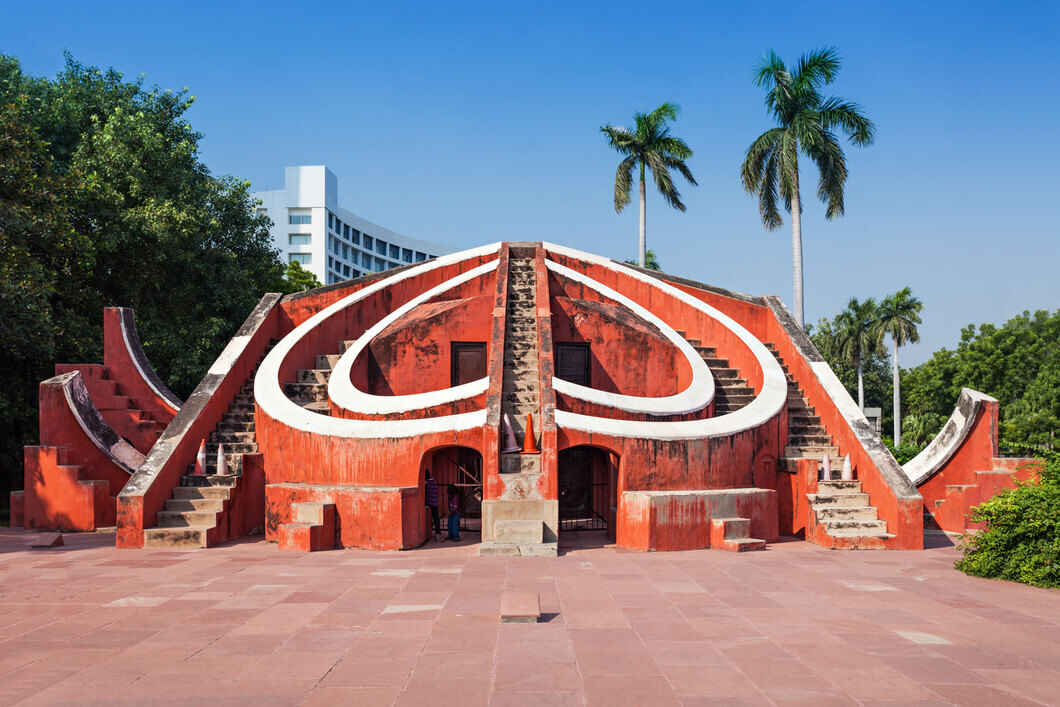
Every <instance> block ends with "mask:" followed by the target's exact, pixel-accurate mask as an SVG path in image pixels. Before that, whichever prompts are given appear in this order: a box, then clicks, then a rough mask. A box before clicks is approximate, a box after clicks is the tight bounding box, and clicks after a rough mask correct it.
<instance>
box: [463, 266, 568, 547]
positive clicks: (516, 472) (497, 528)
mask: <svg viewBox="0 0 1060 707" xmlns="http://www.w3.org/2000/svg"><path fill="white" fill-rule="evenodd" d="M534 268H535V266H534V251H533V250H532V249H529V248H512V249H511V251H510V256H509V261H508V302H507V311H506V316H505V323H504V327H505V329H504V378H503V386H502V394H501V413H502V415H507V417H508V420H509V421H510V422H511V425H512V431H513V432H514V433H515V439H516V442H517V443H518V444H519V445H522V444H523V443H524V441H525V435H526V429H525V427H526V418H527V415H531V416H532V417H533V420H534V431H535V433H540V431H541V380H540V372H539V369H538V357H537V348H538V339H537V277H536V273H535V269H534ZM502 442H503V437H502ZM500 471H501V478H502V481H503V485H504V491H503V492H502V494H501V498H502V500H506V501H521V500H527V501H530V500H531V499H535V498H536V499H540V494H539V492H538V490H537V482H538V479H539V478H540V477H541V455H540V454H521V453H509V454H502V455H501V468H500ZM543 528H544V519H543V518H542V519H541V520H540V521H538V520H536V519H534V520H526V519H520V520H518V521H516V520H514V519H513V520H508V519H497V520H496V521H495V522H494V524H493V533H494V539H493V540H492V541H486V542H483V543H482V544H481V546H480V547H479V553H480V554H482V555H535V556H541V555H552V556H554V555H555V554H556V548H557V545H556V543H555V542H543Z"/></svg>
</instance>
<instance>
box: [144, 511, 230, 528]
mask: <svg viewBox="0 0 1060 707" xmlns="http://www.w3.org/2000/svg"><path fill="white" fill-rule="evenodd" d="M157 517H158V527H159V528H212V527H214V526H215V525H216V524H217V512H216V511H159V512H158V514H157Z"/></svg>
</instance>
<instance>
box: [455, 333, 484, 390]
mask: <svg viewBox="0 0 1060 707" xmlns="http://www.w3.org/2000/svg"><path fill="white" fill-rule="evenodd" d="M452 362H453V366H452V375H451V385H463V384H464V383H470V382H471V381H477V380H478V379H479V378H485V377H486V342H484V341H461V342H455V341H454V342H453V350H452Z"/></svg>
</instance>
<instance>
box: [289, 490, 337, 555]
mask: <svg viewBox="0 0 1060 707" xmlns="http://www.w3.org/2000/svg"><path fill="white" fill-rule="evenodd" d="M291 511H292V515H293V516H294V520H292V521H291V522H289V523H281V524H280V526H279V528H278V531H279V537H278V538H277V543H278V545H279V548H280V549H281V550H294V551H297V552H316V551H318V550H332V549H334V548H335V545H336V543H335V533H336V529H337V515H336V512H335V504H334V503H316V502H311V501H307V502H301V503H292V504H291Z"/></svg>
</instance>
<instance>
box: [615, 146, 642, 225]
mask: <svg viewBox="0 0 1060 707" xmlns="http://www.w3.org/2000/svg"><path fill="white" fill-rule="evenodd" d="M636 164H637V158H636V157H632V156H630V157H627V158H626V159H624V160H622V161H621V162H619V163H618V170H617V171H616V172H615V211H616V212H617V213H622V209H624V208H626V205H627V204H629V198H630V197H629V192H630V190H631V189H632V188H633V168H634V167H635V166H636Z"/></svg>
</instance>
